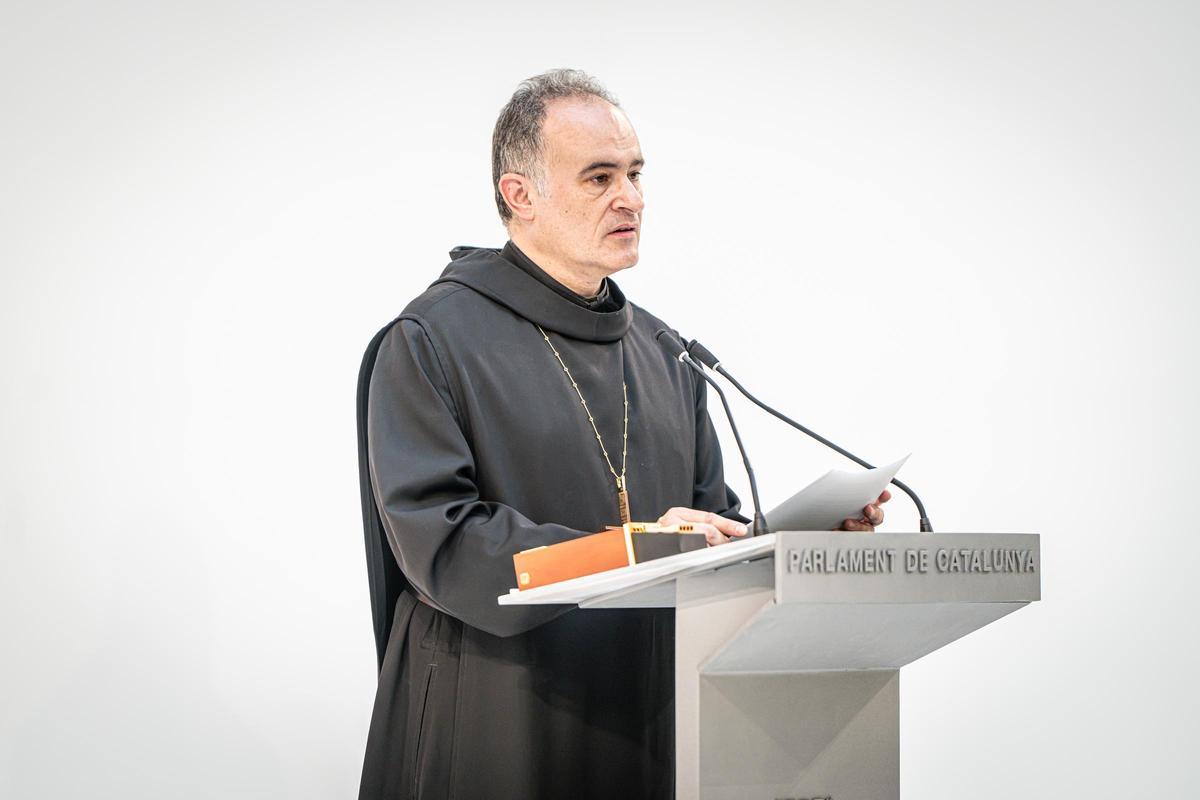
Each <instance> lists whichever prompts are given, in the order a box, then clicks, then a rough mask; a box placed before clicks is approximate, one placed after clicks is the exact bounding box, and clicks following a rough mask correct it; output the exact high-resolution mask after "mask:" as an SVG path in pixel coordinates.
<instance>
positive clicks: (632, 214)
mask: <svg viewBox="0 0 1200 800" xmlns="http://www.w3.org/2000/svg"><path fill="white" fill-rule="evenodd" d="M642 164H643V158H642V153H641V149H640V147H639V145H638V139H637V135H636V134H635V133H634V130H633V127H632V126H631V125H630V123H629V120H628V119H627V118H626V117H625V115H624V113H623V112H622V111H621V109H620V107H619V106H618V105H617V102H616V100H615V99H613V98H612V97H611V96H610V95H609V94H608V93H607V92H606V91H605V90H604V89H603V88H602V87H601V86H600V85H599V84H597V83H596V82H595V81H594V80H592V79H591V78H589V77H588V76H586V75H584V74H583V73H580V72H577V71H574V70H555V71H552V72H548V73H545V74H543V75H539V76H536V77H534V78H531V79H529V80H528V81H525V82H524V83H522V85H521V86H520V88H519V89H518V90H517V92H516V94H514V95H513V98H512V99H511V100H510V102H509V103H508V105H506V106H505V108H504V109H503V110H502V111H501V114H500V117H499V119H498V121H497V123H496V129H495V134H494V137H493V185H494V187H495V193H496V203H497V208H498V210H499V212H500V216H501V219H502V220H503V222H504V224H505V227H506V228H507V231H508V235H509V238H510V241H509V242H508V244H506V245H505V247H504V248H503V249H502V250H499V251H497V250H491V249H481V248H457V249H456V250H455V251H454V252H453V253H452V254H451V255H452V258H453V260H452V262H451V263H450V265H449V266H448V267H447V268H446V270H445V272H443V274H442V276H441V278H439V279H438V280H437V281H436V282H434V284H433V285H432V286H431V287H430V288H429V289H428V290H426V291H425V292H424V293H423V294H422V295H421V296H420V297H418V298H417V299H415V300H414V301H413V302H412V303H410V304H409V305H408V307H407V308H406V309H405V312H404V313H403V314H402V315H401V316H400V318H399V319H398V321H397V322H396V323H395V324H394V325H393V326H391V327H390V328H388V329H385V331H384V332H381V338H380V337H377V339H378V355H377V358H376V360H375V362H374V365H373V369H372V368H371V366H370V362H369V359H368V361H367V362H365V366H364V380H368V379H369V392H368V399H367V401H366V403H365V423H366V425H365V427H366V447H365V450H366V453H365V459H364V461H365V463H364V466H365V468H366V469H367V472H368V473H369V481H367V482H365V484H364V485H369V488H370V490H371V491H370V492H369V494H368V495H365V497H366V498H367V500H368V502H370V501H371V499H372V498H373V502H374V506H375V508H377V510H378V518H377V519H378V520H379V521H380V522H381V527H382V530H383V531H384V532H385V534H386V539H387V542H388V544H389V545H390V551H391V553H392V554H393V555H394V557H395V560H396V563H397V564H398V565H399V567H400V570H401V571H402V573H403V578H404V579H405V581H406V584H407V585H406V586H405V587H404V589H403V591H401V592H399V594H398V597H397V599H396V601H395V606H394V615H393V618H392V623H391V626H390V630H389V631H388V632H387V634H386V635H387V647H386V652H385V654H384V657H383V662H382V668H381V672H380V679H379V690H378V694H377V697H376V702H375V708H374V713H373V717H372V721H371V728H370V734H369V737H368V742H367V752H366V758H365V762H364V767H363V776H362V785H361V794H360V797H361V798H363V800H365V799H366V798H409V797H420V798H447V797H454V798H463V799H464V800H467V799H473V798H589V797H595V798H615V797H621V798H669V797H672V796H673V791H674V789H673V784H674V740H673V722H674V719H673V713H674V711H673V703H672V695H673V686H674V683H673V681H674V675H673V628H674V620H673V616H672V612H671V610H670V609H631V610H578V609H572V608H571V607H567V606H552V607H526V608H512V607H501V606H499V605H497V603H496V598H497V596H498V595H500V594H503V593H505V592H507V591H508V590H509V589H510V588H512V587H513V586H514V585H515V580H514V575H513V568H512V556H513V554H514V553H516V552H518V551H520V550H526V549H529V548H532V547H537V546H539V545H548V544H553V543H556V542H562V541H567V540H570V539H574V538H577V537H580V536H585V535H588V534H590V533H594V532H596V531H599V530H602V529H603V528H604V527H605V526H606V525H611V524H614V523H618V522H620V521H621V516H622V515H623V509H622V503H623V502H627V508H628V511H629V515H630V516H631V517H632V519H633V520H658V521H660V522H663V523H675V522H682V521H688V522H692V523H695V524H696V525H697V527H698V529H699V530H701V531H702V532H703V533H704V534H705V535H706V536H707V538H708V541H709V543H710V544H712V545H717V544H721V543H724V542H727V541H729V540H730V539H732V538H735V537H741V536H744V535H746V525H745V524H744V523H745V521H746V520H745V518H744V517H741V516H740V515H739V514H738V511H739V502H738V499H737V497H736V496H735V495H734V493H733V492H732V491H731V490H730V489H729V488H728V487H727V486H726V485H725V481H724V475H723V471H722V464H721V452H720V448H719V446H718V442H717V437H716V434H715V432H714V429H713V425H712V422H711V421H710V419H709V416H708V413H707V411H706V402H705V397H706V395H705V387H704V383H703V382H702V381H700V380H698V379H697V378H696V377H695V376H694V375H692V374H691V373H690V372H689V371H688V370H687V369H686V368H685V367H684V366H683V365H681V364H679V363H678V362H677V361H674V360H673V359H671V358H670V357H669V356H668V355H666V354H665V353H664V352H663V350H662V349H661V348H660V347H659V345H658V343H657V342H656V341H655V340H654V334H655V332H656V331H657V330H658V329H660V328H662V327H666V326H665V324H664V323H663V322H662V321H660V320H659V319H657V318H655V317H654V316H652V315H651V314H649V313H648V312H646V311H645V310H643V309H641V308H638V307H636V306H634V305H633V304H632V303H630V302H628V301H627V300H626V299H625V297H624V295H623V294H622V293H621V290H620V289H619V288H618V287H617V285H616V284H615V283H614V282H613V281H612V280H610V276H611V275H613V274H614V273H616V272H618V271H620V270H622V269H625V268H628V267H631V266H633V265H634V264H636V263H637V261H638V241H639V237H640V233H641V224H642V212H643V209H644V201H643V197H642V188H641V168H642ZM624 498H627V501H626V500H624ZM885 499H886V497H881V498H880V500H881V501H882V500H885ZM371 510H372V511H373V510H374V509H371ZM369 516H370V517H371V518H372V519H376V518H375V517H374V514H373V513H372V514H370V515H369ZM882 516H883V515H882V511H881V510H880V509H879V508H878V505H877V504H872V505H871V506H868V507H867V508H866V509H864V517H863V519H861V520H858V521H857V522H855V521H848V523H849V525H850V526H854V527H855V528H856V529H862V530H870V529H871V526H872V524H878V523H879V522H880V521H882ZM369 530H370V529H369ZM389 602H390V601H389Z"/></svg>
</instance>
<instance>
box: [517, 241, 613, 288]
mask: <svg viewBox="0 0 1200 800" xmlns="http://www.w3.org/2000/svg"><path fill="white" fill-rule="evenodd" d="M509 238H510V239H512V242H513V244H515V245H516V246H517V247H519V248H521V252H522V253H524V254H525V255H527V256H529V259H530V260H531V261H533V263H535V264H537V265H538V267H540V268H541V270H542V271H543V272H545V273H546V274H547V275H549V276H550V277H551V278H554V280H556V281H558V282H559V283H561V284H562V285H563V286H565V287H567V288H568V289H570V290H571V291H572V292H574V293H575V294H577V295H580V296H581V297H595V296H596V295H598V294H600V287H601V286H602V285H603V284H604V278H605V276H604V275H603V274H595V273H593V272H591V271H589V270H580V269H573V268H571V267H569V266H567V265H566V264H563V263H562V262H561V261H560V260H558V259H556V258H554V256H552V255H550V254H549V253H547V252H546V251H545V250H542V249H541V248H539V247H538V246H537V245H536V244H534V243H533V242H532V241H530V240H529V239H528V238H527V237H525V236H523V235H522V234H521V232H520V231H518V230H513V231H511V232H510V233H509Z"/></svg>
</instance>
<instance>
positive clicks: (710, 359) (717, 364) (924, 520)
mask: <svg viewBox="0 0 1200 800" xmlns="http://www.w3.org/2000/svg"><path fill="white" fill-rule="evenodd" d="M687 353H688V354H690V355H691V356H692V357H694V358H695V360H697V361H699V362H700V363H701V364H703V365H704V366H706V367H708V368H709V369H711V370H713V371H714V372H716V373H718V374H720V375H721V376H723V377H724V378H725V380H727V381H729V382H730V383H732V384H733V386H734V388H736V389H737V390H738V391H739V392H741V393H742V394H743V395H745V396H746V399H747V400H749V401H750V402H751V403H754V405H756V406H758V407H759V408H761V409H762V410H763V411H766V412H767V413H768V414H770V415H771V416H773V417H775V418H776V419H779V420H782V421H783V422H786V423H787V424H788V425H791V426H792V427H793V428H795V429H796V430H798V431H801V432H802V433H806V434H808V435H809V436H811V437H812V438H814V439H816V440H817V441H818V442H820V443H821V444H823V445H825V446H826V447H828V448H830V449H832V450H836V451H837V452H839V453H841V454H842V455H844V456H845V457H846V458H848V459H850V460H851V461H853V462H854V463H856V464H859V465H861V466H863V467H866V468H867V469H875V467H874V466H873V465H871V464H868V463H867V462H866V461H863V460H862V459H861V458H859V457H858V456H856V455H854V454H853V453H851V452H850V451H848V450H844V449H842V448H841V447H838V446H837V445H836V444H834V443H833V442H831V441H829V440H828V439H826V438H825V437H824V436H822V435H820V434H819V433H816V432H814V431H811V430H809V429H808V428H806V427H804V426H803V425H801V424H800V423H799V422H796V420H794V419H792V418H791V417H788V416H786V415H784V414H782V413H780V412H778V411H776V410H775V409H773V408H771V407H770V406H769V405H767V404H766V403H764V402H763V401H761V400H759V399H758V398H757V397H755V396H754V395H752V394H750V392H749V391H747V390H746V387H745V386H742V384H740V383H738V381H737V379H736V378H734V377H733V376H732V375H730V374H729V372H728V371H727V370H726V369H725V368H724V367H723V366H721V361H720V359H718V358H717V357H716V356H714V355H713V354H712V352H711V351H710V350H709V349H708V348H707V347H705V346H704V345H702V344H700V342H699V341H697V340H695V339H693V340H692V343H691V344H689V345H688V348H687ZM689 360H690V359H689ZM710 383H711V381H710ZM714 385H715V384H714ZM718 391H720V390H718ZM721 399H722V400H724V395H722V396H721ZM892 483H893V484H895V485H896V488H898V489H900V490H901V491H903V492H904V493H905V494H907V495H908V496H909V497H910V498H912V501H913V505H915V506H916V507H917V514H919V515H920V517H921V532H922V533H933V525H932V524H931V523H930V522H929V515H928V514H926V513H925V505H924V503H922V502H921V498H919V497H917V493H916V492H914V491H913V490H912V489H910V488H908V486H906V485H905V484H904V483H902V482H901V481H900V480H898V479H897V478H892Z"/></svg>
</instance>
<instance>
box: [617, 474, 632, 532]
mask: <svg viewBox="0 0 1200 800" xmlns="http://www.w3.org/2000/svg"><path fill="white" fill-rule="evenodd" d="M617 512H618V513H619V514H620V515H621V524H622V525H624V524H625V523H626V522H633V517H631V516H630V515H629V492H628V490H626V488H625V478H623V477H620V478H617Z"/></svg>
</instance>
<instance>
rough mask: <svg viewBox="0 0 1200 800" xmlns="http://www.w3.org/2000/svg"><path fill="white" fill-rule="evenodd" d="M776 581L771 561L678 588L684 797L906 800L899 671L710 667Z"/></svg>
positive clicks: (680, 790) (690, 579) (679, 755)
mask: <svg viewBox="0 0 1200 800" xmlns="http://www.w3.org/2000/svg"><path fill="white" fill-rule="evenodd" d="M773 583H774V575H773V573H772V564H771V563H770V562H750V563H746V564H739V565H736V566H731V567H727V568H725V569H721V570H718V571H716V572H709V573H703V574H700V575H694V576H686V577H682V578H680V579H679V581H678V584H677V592H678V595H677V604H676V612H675V618H676V631H675V633H676V652H675V704H676V714H675V719H676V730H675V736H676V761H677V770H678V771H677V776H676V797H677V798H678V799H679V800H696V799H697V798H700V799H702V800H760V798H761V800H780V799H782V798H805V800H810V799H811V798H826V797H833V798H854V800H897V799H898V798H899V797H900V713H899V708H900V694H899V687H900V674H899V672H898V671H897V670H894V669H859V670H842V671H803V672H779V673H762V672H758V673H752V674H748V673H741V674H739V673H737V672H727V671H719V670H716V669H713V668H711V664H710V662H711V661H712V658H713V656H714V655H716V654H717V652H719V650H720V647H721V645H722V644H723V643H724V642H726V641H728V640H729V639H731V638H733V636H734V635H735V634H736V633H737V631H738V630H739V629H741V628H742V626H743V625H745V624H746V621H747V620H748V619H749V618H751V617H753V616H755V614H756V613H757V612H758V611H759V610H760V609H762V608H763V607H764V606H766V605H768V604H770V603H772V602H773V598H774V592H773V589H772V588H771V587H772V586H773Z"/></svg>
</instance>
